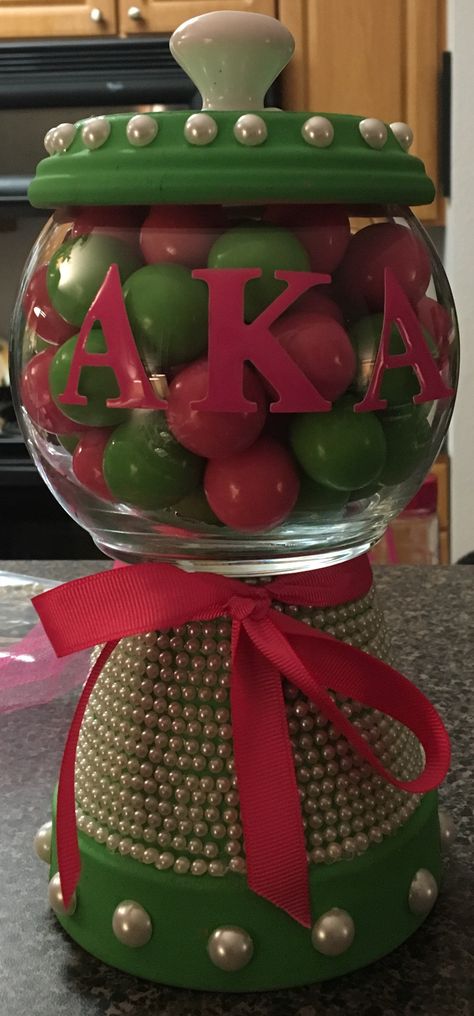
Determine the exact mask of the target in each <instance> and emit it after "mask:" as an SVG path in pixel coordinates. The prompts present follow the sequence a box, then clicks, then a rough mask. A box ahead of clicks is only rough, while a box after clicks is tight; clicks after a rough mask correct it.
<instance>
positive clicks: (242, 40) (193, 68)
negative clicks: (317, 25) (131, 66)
mask: <svg viewBox="0 0 474 1016" xmlns="http://www.w3.org/2000/svg"><path fill="white" fill-rule="evenodd" d="M294 48H295V43H294V39H293V36H292V35H291V33H290V32H289V31H288V29H287V28H285V25H283V24H282V23H281V21H277V20H276V19H275V18H270V17H268V16H267V15H266V14H248V13H246V12H245V11H216V12H215V13H212V14H202V15H200V16H199V17H196V18H191V19H190V20H189V21H185V22H184V24H183V25H180V27H179V28H177V29H176V31H175V32H174V34H173V35H172V36H171V39H170V49H171V52H172V54H173V56H174V58H175V60H176V62H177V63H179V64H180V65H181V67H182V68H183V70H185V71H186V74H188V76H189V77H190V78H191V80H192V81H194V84H195V85H196V88H198V89H199V91H200V93H201V95H202V108H203V109H228V110H231V109H241V110H242V109H245V110H252V109H263V105H264V98H265V94H266V92H267V91H268V89H269V87H270V85H271V84H272V82H273V81H274V80H275V78H276V77H278V75H279V73H280V71H282V70H283V68H284V67H285V66H286V64H287V63H288V60H290V58H291V56H292V55H293V51H294Z"/></svg>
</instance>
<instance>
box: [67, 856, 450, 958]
mask: <svg viewBox="0 0 474 1016" xmlns="http://www.w3.org/2000/svg"><path fill="white" fill-rule="evenodd" d="M48 898H49V903H50V906H51V908H52V909H53V910H54V912H55V913H56V914H57V915H58V916H60V917H64V916H66V915H67V916H68V917H70V916H72V914H74V912H75V909H76V906H77V899H76V895H75V894H74V896H73V897H72V899H71V902H70V904H69V906H68V907H67V908H66V907H65V906H64V900H63V895H62V892H61V885H60V881H59V873H57V874H56V875H54V876H53V878H52V879H51V881H50V883H49V889H48ZM437 898H438V885H437V882H436V879H435V878H434V877H433V875H432V874H431V872H430V871H429V870H428V869H427V868H420V869H419V870H418V871H417V872H416V874H415V876H414V878H413V880H412V882H411V885H410V889H409V893H408V906H409V909H410V911H411V913H412V914H414V915H415V916H417V917H426V915H427V914H429V913H430V911H431V910H432V908H433V906H434V904H435V903H436V900H437ZM112 930H113V933H114V935H115V937H116V938H117V939H118V941H119V942H121V943H122V945H126V946H128V947H129V948H132V949H136V948H139V947H141V946H144V945H147V943H148V942H149V941H150V939H151V937H152V933H153V925H152V921H151V918H150V915H149V914H148V913H147V911H146V910H145V908H144V907H142V905H141V904H140V903H137V902H136V901H135V900H122V902H121V903H119V904H118V906H117V907H116V908H115V910H114V913H113V916H112ZM354 937H355V925H354V921H353V918H352V917H351V915H350V914H349V913H348V911H347V910H343V909H341V908H340V907H332V909H331V910H328V911H327V912H326V913H325V914H322V915H321V917H319V918H318V920H317V921H316V923H315V924H314V925H313V928H312V931H311V942H312V945H313V946H314V948H315V949H316V951H317V952H319V953H321V954H322V955H323V956H332V957H334V956H340V955H341V954H342V953H344V952H347V950H348V949H350V947H351V945H352V943H353V941H354ZM207 952H208V955H209V958H210V960H211V962H212V963H213V964H214V966H216V967H219V969H220V970H225V971H228V972H235V971H237V970H242V968H243V967H246V966H247V964H248V963H250V960H251V959H252V957H253V953H254V944H253V940H252V938H251V936H250V935H249V934H248V932H247V931H245V930H244V929H243V928H238V927H236V926H235V925H224V926H223V927H220V928H216V929H215V930H214V931H213V932H212V934H211V935H210V937H209V939H208V943H207Z"/></svg>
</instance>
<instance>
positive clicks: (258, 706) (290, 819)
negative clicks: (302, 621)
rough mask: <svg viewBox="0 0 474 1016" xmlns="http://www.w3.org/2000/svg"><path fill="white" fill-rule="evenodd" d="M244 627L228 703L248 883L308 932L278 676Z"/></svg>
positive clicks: (236, 640) (302, 851)
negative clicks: (256, 647)
mask: <svg viewBox="0 0 474 1016" xmlns="http://www.w3.org/2000/svg"><path fill="white" fill-rule="evenodd" d="M246 623H247V622H246V621H244V622H243V625H242V626H241V625H240V624H238V622H237V623H236V622H234V629H238V634H236V636H235V637H233V644H234V659H233V674H232V684H231V704H232V724H233V730H234V752H235V767H236V773H237V779H238V785H239V792H240V808H241V817H242V826H243V832H244V842H245V852H246V858H247V881H248V884H249V887H250V888H251V889H252V890H253V892H255V893H257V894H258V895H259V896H263V897H264V898H265V899H267V900H269V902H270V903H272V904H274V905H275V906H277V907H280V908H281V909H282V910H285V911H286V913H287V914H289V915H290V917H292V918H293V919H294V920H295V921H298V922H299V924H302V925H303V926H304V927H305V928H309V927H311V909H310V895H309V881H308V864H307V859H306V847H305V841H304V831H303V824H302V819H301V808H300V799H299V794H298V787H297V783H296V774H295V767H294V761H293V756H292V753H291V745H290V742H289V738H288V723H287V717H286V709H285V702H284V698H283V690H282V685H281V678H280V674H279V673H278V670H277V669H276V668H275V667H274V666H273V665H272V664H271V663H270V662H269V660H268V659H266V658H265V657H263V656H262V655H261V653H260V652H258V651H256V649H255V647H254V645H253V644H252V640H251V639H250V638H249V637H248V635H247V634H246V632H245V627H246ZM267 624H269V623H268V622H266V621H265V620H263V621H261V622H259V625H261V626H262V627H264V628H265V627H266V626H267ZM269 627H271V626H270V625H269ZM242 629H244V630H242ZM272 630H273V629H272ZM233 634H234V633H233ZM262 634H263V633H262ZM270 635H271V632H270ZM262 723H263V724H264V730H263V735H262Z"/></svg>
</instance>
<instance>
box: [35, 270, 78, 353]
mask: <svg viewBox="0 0 474 1016" xmlns="http://www.w3.org/2000/svg"><path fill="white" fill-rule="evenodd" d="M47 271H48V266H47V265H41V268H38V269H37V271H36V272H35V273H34V275H33V276H32V277H31V279H30V282H29V284H28V287H27V289H26V292H25V295H24V297H23V309H24V311H25V317H26V324H27V326H28V327H29V328H31V329H32V331H34V332H35V333H36V335H39V337H40V339H43V340H44V341H45V342H50V343H51V345H53V346H60V345H61V344H62V343H63V342H66V339H70V338H71V336H72V335H75V333H76V332H77V327H76V325H70V324H69V322H68V321H65V320H64V318H62V317H61V315H60V314H58V312H57V310H55V309H54V307H53V306H52V304H51V301H50V299H49V296H48V290H47V287H46V274H47Z"/></svg>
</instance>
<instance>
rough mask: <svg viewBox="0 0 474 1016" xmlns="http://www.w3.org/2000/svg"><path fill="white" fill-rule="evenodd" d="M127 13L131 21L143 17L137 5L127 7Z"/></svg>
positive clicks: (139, 19)
mask: <svg viewBox="0 0 474 1016" xmlns="http://www.w3.org/2000/svg"><path fill="white" fill-rule="evenodd" d="M127 14H128V17H129V18H130V20H131V21H141V20H142V18H143V14H142V12H141V10H140V8H139V7H129V8H128V11H127Z"/></svg>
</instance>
